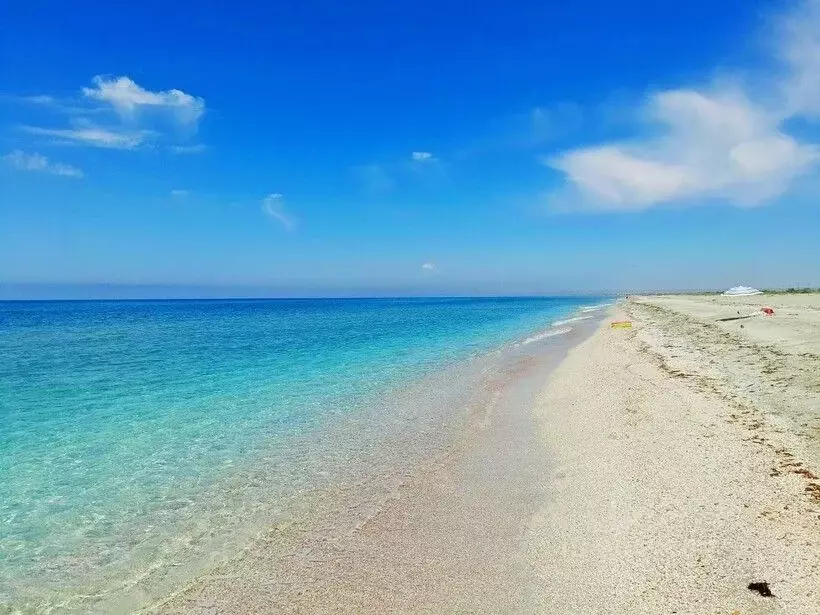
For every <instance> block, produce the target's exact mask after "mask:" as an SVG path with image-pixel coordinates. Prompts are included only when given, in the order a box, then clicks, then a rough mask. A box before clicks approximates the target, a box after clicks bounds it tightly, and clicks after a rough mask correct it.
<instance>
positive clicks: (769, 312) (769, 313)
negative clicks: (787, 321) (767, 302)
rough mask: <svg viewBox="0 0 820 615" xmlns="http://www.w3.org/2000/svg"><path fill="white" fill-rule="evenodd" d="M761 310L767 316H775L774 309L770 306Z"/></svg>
mask: <svg viewBox="0 0 820 615" xmlns="http://www.w3.org/2000/svg"><path fill="white" fill-rule="evenodd" d="M760 311H761V312H763V313H764V314H765V315H766V316H774V310H773V309H772V308H770V307H764V308H760Z"/></svg>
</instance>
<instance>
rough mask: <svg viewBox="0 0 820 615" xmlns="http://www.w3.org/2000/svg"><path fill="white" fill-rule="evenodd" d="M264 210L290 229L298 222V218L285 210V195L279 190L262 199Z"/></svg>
mask: <svg viewBox="0 0 820 615" xmlns="http://www.w3.org/2000/svg"><path fill="white" fill-rule="evenodd" d="M262 211H263V212H265V213H266V214H267V215H268V216H270V217H271V218H273V219H274V220H277V221H278V222H279V223H280V224H281V225H282V226H284V227H285V228H286V229H287V230H289V231H292V230H294V229H295V228H296V226H297V224H298V220H297V219H296V218H295V217H293V216H292V215H291V214H289V213H287V212H286V211H285V203H284V197H283V196H282V195H281V194H279V193H278V192H275V193H273V194H269V195H268V196H266V197H265V198H264V199H262Z"/></svg>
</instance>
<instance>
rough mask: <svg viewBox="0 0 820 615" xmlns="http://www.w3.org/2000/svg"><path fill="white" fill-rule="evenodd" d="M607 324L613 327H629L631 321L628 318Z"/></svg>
mask: <svg viewBox="0 0 820 615" xmlns="http://www.w3.org/2000/svg"><path fill="white" fill-rule="evenodd" d="M609 326H610V327H611V328H613V329H631V328H632V322H631V321H629V320H614V321H612V323H610V325H609Z"/></svg>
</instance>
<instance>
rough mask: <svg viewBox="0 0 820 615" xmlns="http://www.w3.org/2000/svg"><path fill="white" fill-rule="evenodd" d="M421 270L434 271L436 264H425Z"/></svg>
mask: <svg viewBox="0 0 820 615" xmlns="http://www.w3.org/2000/svg"><path fill="white" fill-rule="evenodd" d="M421 268H422V269H424V270H425V271H432V270H433V269H435V268H436V264H435V263H424V264H423V265H422V266H421Z"/></svg>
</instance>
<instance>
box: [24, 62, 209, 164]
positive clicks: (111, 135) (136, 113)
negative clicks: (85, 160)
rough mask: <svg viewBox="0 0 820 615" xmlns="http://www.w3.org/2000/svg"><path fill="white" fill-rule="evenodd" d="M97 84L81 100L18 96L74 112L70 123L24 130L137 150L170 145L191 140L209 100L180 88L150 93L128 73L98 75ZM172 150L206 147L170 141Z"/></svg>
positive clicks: (188, 151) (185, 151) (183, 151)
mask: <svg viewBox="0 0 820 615" xmlns="http://www.w3.org/2000/svg"><path fill="white" fill-rule="evenodd" d="M93 83H94V85H93V87H84V88H82V95H83V98H82V100H78V99H77V98H76V97H75V98H68V99H57V98H54V97H53V96H49V95H39V96H28V97H21V98H19V100H23V101H25V102H29V103H33V104H38V105H42V106H46V107H48V108H50V109H51V110H52V111H56V112H59V113H61V114H64V115H70V116H71V119H70V126H69V127H57V128H51V127H41V126H23V130H25V131H26V132H28V133H30V134H34V135H38V136H44V137H55V138H57V139H60V140H62V141H64V142H70V143H74V144H82V145H90V146H94V147H104V148H111V149H135V148H137V147H139V146H141V145H145V144H146V143H148V142H163V141H164V143H165V144H166V145H167V144H168V143H169V142H170V143H173V141H174V140H178V139H179V138H180V136H183V137H184V138H189V137H190V136H191V134H192V133H194V132H196V129H197V126H198V123H199V120H200V119H201V117H202V115H203V114H204V113H205V101H204V100H203V99H202V98H199V97H195V96H191V95H190V94H186V93H185V92H183V91H182V90H177V89H172V90H167V91H156V92H152V91H150V90H146V89H145V88H143V87H141V86H140V85H138V84H137V83H135V82H134V81H133V80H131V79H129V78H128V77H116V78H113V77H103V76H99V75H98V76H96V77H94V79H93ZM92 118H93V119H92ZM180 133H182V135H181V134H180ZM168 148H169V149H170V151H172V152H174V153H177V154H192V153H198V152H201V151H203V150H204V149H205V146H204V145H173V144H172V145H168Z"/></svg>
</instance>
